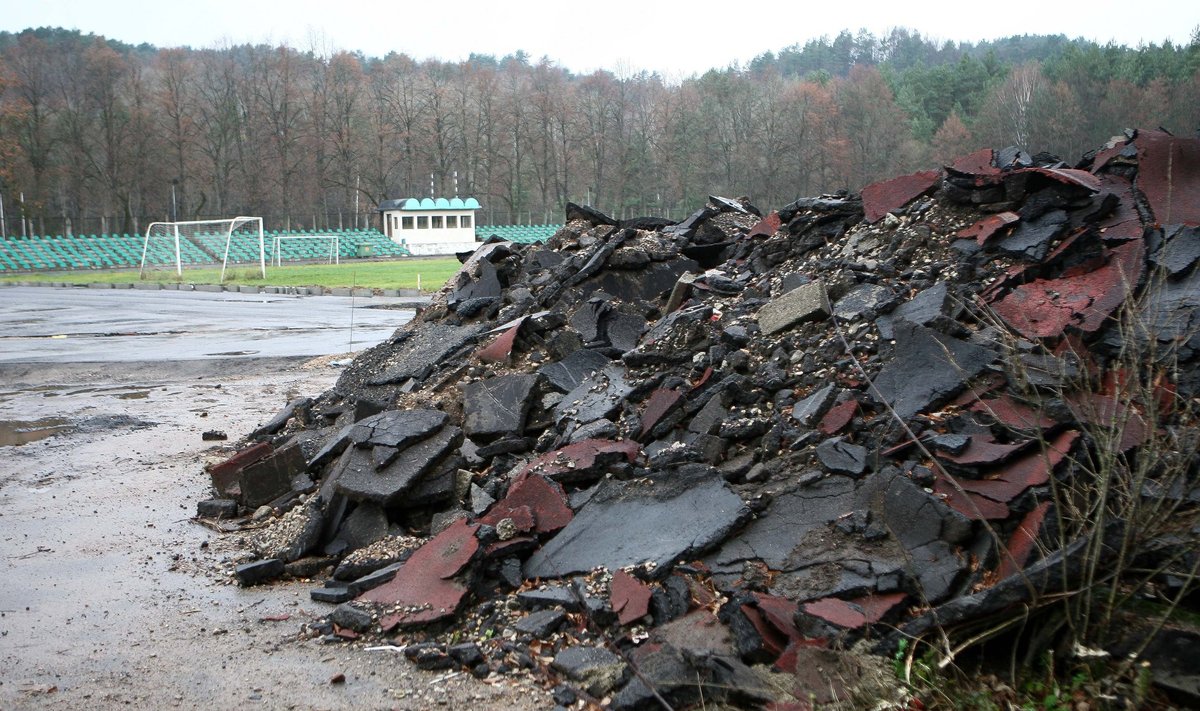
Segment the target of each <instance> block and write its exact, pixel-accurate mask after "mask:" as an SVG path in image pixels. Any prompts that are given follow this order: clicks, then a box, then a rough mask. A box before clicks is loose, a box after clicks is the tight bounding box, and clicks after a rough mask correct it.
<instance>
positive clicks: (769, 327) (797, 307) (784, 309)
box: [758, 281, 829, 336]
mask: <svg viewBox="0 0 1200 711" xmlns="http://www.w3.org/2000/svg"><path fill="white" fill-rule="evenodd" d="M828 317H829V295H828V294H827V293H826V291H825V285H824V284H823V283H821V282H819V281H814V282H809V283H808V284H804V285H803V286H798V287H796V288H795V289H792V290H791V291H789V292H788V293H786V294H784V295H783V296H780V297H779V298H777V299H775V300H773V301H770V302H768V303H767V304H765V305H763V307H762V308H760V309H759V310H758V326H759V328H761V329H762V331H763V333H764V334H766V335H768V336H769V335H771V334H772V333H778V332H779V331H782V330H784V329H785V328H790V327H792V326H795V325H796V324H799V323H804V322H805V321H815V320H818V319H823V318H828Z"/></svg>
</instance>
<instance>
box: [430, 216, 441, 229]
mask: <svg viewBox="0 0 1200 711" xmlns="http://www.w3.org/2000/svg"><path fill="white" fill-rule="evenodd" d="M429 221H430V223H431V224H430V225H429V226H430V227H432V228H433V229H435V230H440V229H442V216H441V215H434V216H433V217H430V218H429Z"/></svg>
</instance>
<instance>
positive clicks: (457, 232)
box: [378, 197, 479, 255]
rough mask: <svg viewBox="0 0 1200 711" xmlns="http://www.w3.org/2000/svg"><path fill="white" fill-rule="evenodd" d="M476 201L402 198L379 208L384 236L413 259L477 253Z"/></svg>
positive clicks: (388, 201)
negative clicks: (405, 250)
mask: <svg viewBox="0 0 1200 711" xmlns="http://www.w3.org/2000/svg"><path fill="white" fill-rule="evenodd" d="M478 209H479V201H478V200H476V199H475V198H473V197H472V198H466V199H462V198H456V197H455V198H449V199H446V198H421V199H419V200H418V199H417V198H400V199H398V200H385V201H383V202H382V203H381V204H380V205H379V210H378V211H379V212H380V213H381V214H382V215H383V233H384V234H385V235H387V236H388V238H389V239H391V240H392V241H393V242H397V243H399V244H401V245H403V246H404V247H405V248H406V249H408V251H409V253H410V254H413V255H431V254H454V253H456V252H469V251H472V250H474V249H475V247H476V246H477V245H478V243H477V242H476V241H475V211H476V210H478Z"/></svg>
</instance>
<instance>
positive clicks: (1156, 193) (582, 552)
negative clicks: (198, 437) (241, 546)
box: [201, 131, 1200, 709]
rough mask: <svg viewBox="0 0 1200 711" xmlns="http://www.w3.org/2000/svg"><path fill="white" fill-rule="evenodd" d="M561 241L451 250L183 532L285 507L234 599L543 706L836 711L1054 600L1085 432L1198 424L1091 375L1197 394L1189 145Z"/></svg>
mask: <svg viewBox="0 0 1200 711" xmlns="http://www.w3.org/2000/svg"><path fill="white" fill-rule="evenodd" d="M566 218H567V222H566V225H565V227H564V228H563V229H562V230H560V231H559V232H558V234H556V235H555V236H554V237H553V238H552V239H551V240H550V242H549V243H548V244H546V245H544V246H543V245H519V244H513V243H507V242H500V241H493V242H489V243H485V244H484V245H482V246H481V247H479V248H478V249H477V250H476V251H475V252H474V253H472V254H471V255H470V256H469V257H466V256H465V255H464V264H463V267H462V270H461V271H460V272H459V273H458V275H457V276H456V277H454V278H453V279H451V280H450V281H449V282H448V283H447V285H446V286H445V287H444V288H443V289H442V291H441V292H440V293H439V294H438V295H437V296H436V297H435V298H434V300H433V304H432V305H431V306H430V307H429V308H427V309H425V310H424V311H423V312H422V313H421V314H419V316H418V318H416V319H415V320H414V321H413V322H412V323H410V324H408V325H406V326H405V327H403V328H401V329H400V330H398V331H397V332H396V333H395V334H394V335H393V336H392V338H391V339H390V340H388V341H387V342H385V343H383V344H381V345H379V346H377V347H375V348H373V349H371V350H370V351H367V352H366V353H364V354H362V355H360V356H359V357H358V358H356V359H355V360H354V362H353V363H352V364H351V365H350V366H349V367H347V369H346V370H345V372H344V373H343V374H342V376H341V378H340V379H339V381H338V383H337V385H336V386H335V387H334V388H333V389H332V390H330V391H329V392H326V393H324V394H323V395H321V396H319V397H317V398H315V399H300V400H297V401H294V402H291V403H288V405H287V406H286V407H285V408H284V410H283V411H281V412H280V413H279V414H278V415H277V416H276V417H275V418H274V419H273V420H271V421H270V422H268V423H267V424H266V425H264V426H263V427H262V428H260V429H259V430H258V431H257V432H255V433H254V434H253V435H252V437H251V439H252V440H254V441H255V443H254V444H252V445H251V446H249V447H247V448H246V449H244V450H242V451H240V452H239V453H238V454H236V455H235V456H234V457H233V458H231V459H230V460H228V461H226V462H224V463H222V464H219V465H217V466H215V467H213V468H212V469H211V471H210V473H211V475H212V480H213V484H214V487H215V489H216V490H217V492H218V497H219V498H218V499H216V500H213V501H208V502H204V503H203V504H201V513H202V515H205V514H207V515H224V516H236V515H237V514H238V513H239V512H242V513H245V512H247V511H249V510H253V509H255V508H259V507H262V506H270V507H271V509H270V511H273V512H274V515H275V518H273V519H272V522H271V524H270V525H268V526H267V527H266V528H263V529H262V530H259V531H256V532H254V534H253V536H252V547H253V549H254V554H255V557H256V559H257V560H255V562H252V563H247V564H246V565H243V566H241V567H239V569H238V571H237V575H238V578H239V580H240V582H242V584H254V583H258V582H262V581H265V580H269V579H271V578H274V577H277V576H281V575H291V576H295V577H314V578H317V577H326V578H328V582H326V583H325V585H324V586H323V587H317V588H315V589H314V590H313V591H312V596H313V598H314V599H318V600H323V601H327V602H329V603H331V604H337V603H340V604H339V606H338V607H336V608H332V607H331V614H330V617H329V620H328V622H327V623H326V624H323V625H318V626H317V627H316V628H315V629H314V631H313V634H323V635H325V636H326V638H327V639H329V640H347V639H356V638H359V637H361V636H366V637H368V638H370V639H374V640H378V639H381V638H387V637H389V636H395V638H396V640H397V641H396V644H398V645H401V646H404V647H405V650H406V654H407V655H408V656H409V657H410V658H411V659H413V660H415V661H416V662H417V663H418V664H420V665H422V666H424V667H427V668H462V669H464V670H469V671H471V672H472V673H475V674H476V675H479V676H487V675H490V674H497V673H501V674H502V673H505V672H510V671H518V670H521V669H529V670H533V671H534V672H536V673H538V674H540V675H542V676H543V677H544V678H546V679H547V680H548V681H547V683H548V684H551V685H554V684H557V686H556V687H555V693H556V699H557V700H558V701H559V702H560V703H561V704H563V705H571V704H575V703H579V702H581V701H582V702H589V701H590V702H594V701H597V700H599V699H606V703H607V704H608V705H609V706H611V707H612V708H620V709H630V708H642V707H646V706H655V705H657V704H659V703H660V702H662V701H666V702H668V703H670V704H673V705H686V704H688V703H694V702H699V701H700V700H701V699H705V700H707V701H708V702H710V703H711V702H713V701H714V700H718V701H723V702H725V703H728V704H733V705H745V706H751V707H759V706H768V707H772V708H777V709H785V708H801V707H806V706H805V704H807V703H809V702H820V701H822V700H827V699H830V698H832V697H833V696H835V695H841V697H842V698H847V697H848V696H850V695H852V694H853V693H855V690H854V689H853V688H852V687H853V684H852V682H851V681H850V680H847V679H841V680H835V679H830V678H827V677H825V676H822V675H820V674H818V672H817V671H815V670H817V669H819V668H821V667H827V666H829V665H830V664H832V661H831V660H832V657H831V656H830V655H834V654H837V650H843V649H848V648H849V647H850V646H851V645H854V644H855V643H857V642H860V641H862V640H867V641H869V642H870V644H871V645H874V646H875V648H876V649H882V650H885V651H886V650H888V649H894V647H895V644H896V643H897V641H898V640H899V639H901V638H903V637H912V636H920V635H922V634H924V633H926V632H928V631H929V630H930V629H932V628H933V627H934V626H935V625H939V624H940V625H952V624H955V623H959V622H963V621H969V620H971V619H975V618H979V617H982V616H985V615H988V614H992V613H995V612H997V611H1003V610H1005V609H1010V608H1011V607H1012V606H1014V605H1016V604H1018V603H1022V602H1026V601H1028V600H1029V599H1030V596H1031V595H1033V594H1034V593H1035V592H1040V593H1046V592H1053V591H1055V590H1060V589H1063V588H1064V587H1066V586H1068V585H1070V584H1071V582H1072V580H1071V576H1070V574H1069V572H1068V571H1069V570H1070V566H1069V565H1065V564H1064V562H1067V561H1069V559H1070V557H1071V556H1072V555H1074V554H1075V550H1076V549H1073V548H1071V547H1070V546H1063V545H1061V543H1062V542H1061V540H1058V539H1056V538H1055V536H1053V535H1051V533H1050V532H1049V531H1048V529H1050V528H1052V525H1051V522H1053V521H1054V520H1055V512H1054V508H1053V502H1054V499H1053V496H1052V495H1051V488H1052V487H1051V484H1052V483H1054V482H1055V481H1059V482H1061V481H1070V480H1071V478H1072V477H1078V476H1082V473H1081V472H1082V468H1081V465H1080V464H1079V462H1081V461H1083V460H1085V459H1086V457H1084V456H1083V454H1084V452H1086V451H1087V449H1088V448H1089V447H1094V446H1096V443H1095V442H1094V440H1095V437H1094V434H1093V433H1094V432H1096V431H1097V428H1100V429H1103V428H1104V427H1106V426H1119V427H1120V428H1121V431H1120V433H1119V440H1120V445H1119V446H1120V447H1121V448H1122V450H1123V451H1134V450H1135V449H1136V448H1137V447H1139V446H1142V445H1143V444H1144V443H1146V442H1147V441H1149V440H1150V439H1151V438H1152V437H1154V436H1156V434H1157V432H1158V431H1159V430H1160V429H1161V428H1164V427H1167V426H1168V425H1173V426H1179V427H1182V426H1183V424H1190V423H1182V424H1181V423H1170V422H1167V421H1166V420H1165V419H1155V420H1154V421H1153V422H1151V421H1150V418H1149V417H1148V416H1147V415H1146V412H1147V409H1148V408H1150V407H1151V405H1152V403H1147V402H1138V401H1134V400H1131V399H1129V398H1128V397H1123V396H1122V395H1121V394H1120V393H1119V391H1118V389H1117V386H1116V384H1115V383H1116V382H1117V381H1118V380H1119V378H1105V377H1103V374H1105V373H1109V372H1110V371H1112V370H1113V369H1114V368H1115V367H1116V364H1117V362H1118V360H1119V357H1120V355H1119V354H1120V353H1122V352H1123V350H1122V349H1123V348H1124V349H1128V348H1130V347H1131V346H1136V347H1138V348H1140V349H1142V352H1147V353H1150V352H1155V353H1160V354H1162V356H1163V357H1164V358H1170V359H1171V362H1172V363H1173V364H1174V365H1175V366H1176V368H1177V373H1178V377H1177V379H1176V381H1175V382H1172V383H1165V384H1164V386H1163V387H1164V388H1165V389H1169V390H1170V391H1171V394H1172V395H1178V396H1179V397H1182V398H1184V399H1189V400H1190V399H1191V398H1194V397H1195V396H1196V394H1197V392H1198V386H1200V370H1197V368H1196V364H1197V358H1198V357H1200V336H1198V335H1197V334H1200V271H1198V269H1197V264H1198V262H1200V234H1198V233H1197V225H1200V141H1196V140H1192V139H1180V138H1176V137H1173V136H1170V135H1168V134H1165V133H1162V132H1157V131H1140V132H1134V131H1130V132H1128V133H1127V134H1126V135H1125V136H1122V137H1118V138H1117V139H1114V140H1113V141H1111V142H1110V143H1109V144H1108V145H1106V146H1105V147H1104V148H1103V149H1101V150H1098V151H1096V152H1093V153H1091V154H1089V155H1087V156H1085V157H1084V159H1083V161H1082V162H1081V163H1079V164H1078V165H1076V166H1075V167H1067V166H1065V165H1063V164H1062V163H1060V162H1058V161H1057V159H1054V158H1053V157H1049V156H1044V155H1041V156H1037V157H1031V156H1029V155H1027V154H1025V153H1024V152H1022V151H1019V150H1015V149H1005V150H999V151H994V150H991V149H987V150H981V151H979V152H977V153H973V154H971V155H968V156H964V157H962V158H960V159H958V160H956V161H954V162H953V163H952V164H951V165H949V166H946V167H944V168H943V169H941V170H937V171H929V172H922V173H916V174H913V175H907V176H902V177H898V178H895V179H892V180H888V181H884V182H881V183H877V184H874V185H871V186H869V187H867V188H866V189H864V190H863V191H862V193H861V195H854V194H836V195H824V196H820V197H815V198H806V199H801V200H798V201H796V202H794V203H792V204H790V205H788V206H786V207H783V208H781V209H779V210H777V211H773V212H770V213H769V214H767V215H765V216H763V215H762V214H761V213H760V211H759V210H758V209H756V208H755V207H754V206H753V205H752V204H750V202H749V201H748V200H745V199H742V200H729V199H725V198H715V197H714V198H711V199H710V201H709V203H708V204H707V205H706V206H704V207H703V208H701V209H699V210H697V211H696V212H695V213H694V214H692V215H691V216H690V217H688V218H687V219H686V220H684V221H682V222H679V223H672V222H669V221H666V220H658V219H650V218H643V219H638V220H632V221H625V222H617V221H615V220H612V219H609V218H608V217H606V216H605V215H603V214H601V213H599V212H597V211H595V210H593V209H591V208H587V207H580V206H576V205H568V208H567V215H566ZM1151 284H1153V285H1154V288H1153V289H1151V288H1150V285H1151ZM1130 311H1132V312H1136V315H1137V316H1138V317H1139V318H1140V319H1141V321H1142V322H1143V323H1145V324H1147V328H1146V329H1145V330H1144V331H1138V332H1132V331H1130V330H1129V329H1127V328H1122V327H1121V323H1122V319H1121V318H1119V316H1120V315H1121V314H1124V313H1127V312H1130ZM1146 334H1149V335H1146ZM1131 339H1132V340H1137V339H1141V341H1140V342H1137V343H1131V342H1130V341H1131ZM1148 365H1149V364H1148ZM1088 384H1090V387H1084V385H1088ZM1039 394H1041V395H1046V397H1041V398H1039V397H1034V396H1035V395H1039ZM1045 402H1051V403H1052V406H1049V407H1047V406H1044V403H1045ZM1097 413H1101V414H1102V415H1103V416H1101V415H1098V414H1097ZM1118 423H1119V424H1118ZM1193 431H1194V430H1193ZM1196 493H1197V492H1196V490H1194V489H1193V490H1191V491H1188V492H1184V493H1182V494H1179V493H1178V492H1177V493H1176V495H1181V496H1190V497H1192V498H1193V499H1195V498H1196ZM263 511H268V510H266V509H264V510H263ZM1195 555H1196V552H1195V551H1194V550H1193V551H1188V552H1185V553H1184V557H1185V558H1187V557H1189V556H1190V557H1194V556H1195ZM1189 559H1190V558H1189ZM1184 567H1187V566H1186V565H1185V566H1184ZM841 662H842V663H843V664H845V663H848V662H849V663H852V660H848V659H846V658H844V657H843V658H842V659H841ZM814 675H816V676H814Z"/></svg>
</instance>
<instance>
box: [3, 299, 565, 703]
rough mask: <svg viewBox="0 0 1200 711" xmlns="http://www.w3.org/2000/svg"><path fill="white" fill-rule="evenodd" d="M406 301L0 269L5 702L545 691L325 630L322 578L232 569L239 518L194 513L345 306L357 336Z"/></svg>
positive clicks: (529, 696) (491, 695) (483, 695)
mask: <svg viewBox="0 0 1200 711" xmlns="http://www.w3.org/2000/svg"><path fill="white" fill-rule="evenodd" d="M412 301H413V300H412V299H407V300H404V299H383V298H379V297H373V298H355V299H351V298H349V297H332V296H308V297H296V296H277V295H266V294H261V295H253V294H238V293H230V292H225V293H197V292H183V293H179V292H171V291H147V292H144V291H134V290H93V289H71V288H49V287H12V288H0V579H2V580H3V581H4V584H3V585H0V669H3V670H4V671H3V672H0V709H15V708H21V709H27V708H32V709H43V708H46V709H58V708H70V709H75V708H124V709H138V710H146V711H148V710H150V709H154V710H157V709H163V708H196V709H211V708H245V707H249V708H266V709H295V708H305V709H384V708H388V709H391V708H396V709H414V710H415V709H428V708H468V707H474V708H506V709H535V708H548V707H549V706H550V705H552V703H551V702H550V701H549V698H548V695H547V694H545V693H544V692H542V691H541V690H539V689H537V688H536V687H535V686H533V685H532V684H531V683H530V681H529V680H528V679H525V678H523V677H521V676H504V677H501V678H497V679H492V680H488V681H479V680H476V679H474V678H473V677H471V676H470V675H469V674H463V673H460V672H454V673H440V674H439V673H431V672H422V671H420V670H417V669H416V668H414V667H413V666H412V665H411V664H409V663H408V662H407V661H406V660H405V659H404V658H403V656H402V655H400V654H398V653H397V650H398V649H399V647H393V646H387V645H383V646H376V647H371V646H369V645H367V644H362V643H339V644H326V643H324V642H323V641H322V640H321V639H320V638H319V637H318V636H317V635H315V634H313V633H312V632H311V628H310V625H312V624H314V623H316V622H317V621H319V620H320V619H321V618H322V617H323V616H324V615H327V614H328V613H329V612H330V611H331V610H332V609H333V608H332V606H330V605H326V604H323V603H316V602H313V601H312V600H310V599H309V594H308V593H309V590H310V589H311V588H313V587H317V586H319V585H320V581H319V580H316V581H291V582H284V583H278V584H275V585H269V586H262V587H255V588H240V587H237V586H236V585H234V584H233V579H232V575H231V571H232V567H233V566H234V565H235V564H236V563H237V562H238V561H239V560H241V558H242V556H243V555H244V550H245V549H244V540H243V539H244V535H242V534H237V533H235V534H225V535H221V534H218V533H215V532H214V531H212V530H210V529H209V528H206V527H204V526H202V525H200V523H198V522H197V521H196V520H194V519H193V515H194V513H195V510H196V502H198V501H200V500H201V499H204V498H207V497H208V496H210V495H211V494H210V483H209V477H208V475H207V474H206V473H205V471H204V466H205V465H206V464H211V463H215V462H219V461H222V460H224V459H225V458H227V457H229V456H230V455H231V454H232V453H233V452H234V451H235V450H236V449H237V448H238V446H239V442H238V440H239V439H240V438H241V437H244V436H245V435H246V434H247V433H248V432H250V431H251V430H252V429H254V428H255V427H257V426H258V425H260V424H262V423H263V422H265V421H267V420H268V419H270V418H271V417H272V416H273V415H274V414H275V413H276V412H278V410H279V408H281V407H282V406H283V405H284V404H285V403H286V402H287V401H288V400H290V399H293V398H295V397H299V396H302V395H306V396H316V395H319V394H320V393H321V392H322V391H324V390H326V389H328V388H329V387H331V386H332V385H333V383H334V382H335V381H336V379H337V377H338V375H339V374H340V373H341V369H340V368H338V367H336V365H337V364H339V363H341V362H348V361H349V360H350V358H352V357H353V354H349V353H347V352H346V351H347V350H348V346H349V345H350V343H351V340H350V339H351V337H350V326H349V323H350V319H351V317H353V320H354V334H353V343H354V352H355V353H358V352H359V351H361V350H362V349H365V348H366V347H368V346H370V345H373V344H374V343H376V342H378V341H380V340H382V339H384V338H386V337H388V336H389V335H390V334H391V333H392V331H393V330H394V329H395V328H396V327H397V326H399V325H400V324H402V323H404V322H406V321H407V320H409V319H410V318H412V316H413V311H412V310H411V309H404V308H402V307H403V304H404V303H406V302H408V303H411V302H412ZM379 307H383V308H379ZM398 309H399V310H398ZM268 356H269V357H268ZM313 356H319V357H313ZM210 430H216V431H221V432H225V433H228V436H229V439H228V440H227V441H217V442H210V441H205V440H204V438H203V436H202V434H203V433H204V432H207V431H210Z"/></svg>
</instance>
